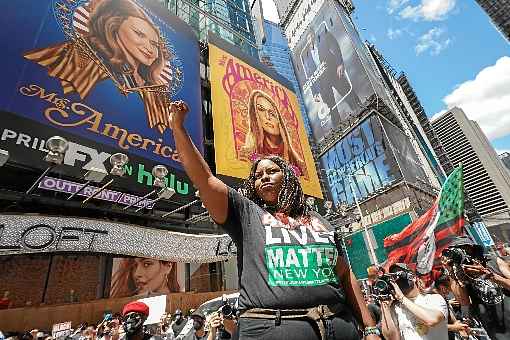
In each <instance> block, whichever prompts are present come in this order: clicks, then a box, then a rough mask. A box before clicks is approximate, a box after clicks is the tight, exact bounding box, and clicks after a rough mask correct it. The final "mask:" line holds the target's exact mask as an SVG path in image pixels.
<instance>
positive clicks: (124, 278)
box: [110, 257, 185, 298]
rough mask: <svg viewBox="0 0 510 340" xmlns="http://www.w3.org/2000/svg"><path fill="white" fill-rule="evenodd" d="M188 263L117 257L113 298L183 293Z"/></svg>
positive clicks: (113, 280) (114, 269)
mask: <svg viewBox="0 0 510 340" xmlns="http://www.w3.org/2000/svg"><path fill="white" fill-rule="evenodd" d="M184 273H185V269H184V264H183V263H178V262H171V261H162V260H156V259H151V258H144V257H129V258H114V259H113V265H112V279H111V287H110V297H113V298H118V297H126V296H134V295H142V294H143V295H147V294H169V293H176V292H183V291H184V288H185V283H184V280H185V279H184Z"/></svg>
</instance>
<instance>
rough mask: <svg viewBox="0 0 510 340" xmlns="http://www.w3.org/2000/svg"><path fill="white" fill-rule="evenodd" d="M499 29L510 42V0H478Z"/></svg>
mask: <svg viewBox="0 0 510 340" xmlns="http://www.w3.org/2000/svg"><path fill="white" fill-rule="evenodd" d="M476 2H477V3H478V5H480V7H482V8H483V10H484V11H485V12H486V13H487V15H488V16H489V17H490V18H491V21H492V23H493V24H494V26H495V27H496V28H497V30H498V31H499V32H500V33H501V35H503V37H505V39H506V40H507V41H508V42H510V0H476Z"/></svg>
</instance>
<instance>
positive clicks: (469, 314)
mask: <svg viewBox="0 0 510 340" xmlns="http://www.w3.org/2000/svg"><path fill="white" fill-rule="evenodd" d="M442 262H443V266H444V267H445V269H446V271H447V273H448V276H449V277H450V285H451V289H452V291H453V294H454V295H455V298H456V300H457V301H459V303H460V308H461V311H462V317H463V318H465V319H467V320H473V321H474V322H479V323H481V326H482V327H483V328H484V329H485V331H486V332H487V335H488V336H489V337H490V338H491V339H492V340H503V339H510V299H509V298H508V295H509V292H508V290H509V288H510V280H509V279H508V278H507V277H505V275H504V274H503V272H504V270H503V271H502V270H501V269H500V263H501V261H498V260H497V258H494V257H492V258H486V257H484V254H483V248H482V247H481V246H479V245H476V244H474V243H473V242H472V241H471V240H470V239H469V238H467V237H460V238H458V239H456V240H455V241H454V242H452V244H450V246H449V247H448V248H447V249H446V250H445V251H443V257H442Z"/></svg>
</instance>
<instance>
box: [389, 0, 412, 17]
mask: <svg viewBox="0 0 510 340" xmlns="http://www.w3.org/2000/svg"><path fill="white" fill-rule="evenodd" d="M408 2H409V0H389V2H388V7H387V8H386V9H387V10H388V13H389V14H393V13H395V11H396V10H397V9H399V8H400V7H402V6H404V5H405V4H406V3H408Z"/></svg>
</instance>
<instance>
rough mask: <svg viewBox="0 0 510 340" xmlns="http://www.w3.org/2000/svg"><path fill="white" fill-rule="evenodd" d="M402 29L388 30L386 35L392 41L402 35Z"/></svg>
mask: <svg viewBox="0 0 510 340" xmlns="http://www.w3.org/2000/svg"><path fill="white" fill-rule="evenodd" d="M402 33H403V32H402V30H401V29H398V28H397V29H392V28H391V27H390V28H388V33H387V34H386V35H387V36H388V38H389V39H390V40H393V39H396V38H398V37H400V36H401V35H402Z"/></svg>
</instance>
